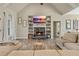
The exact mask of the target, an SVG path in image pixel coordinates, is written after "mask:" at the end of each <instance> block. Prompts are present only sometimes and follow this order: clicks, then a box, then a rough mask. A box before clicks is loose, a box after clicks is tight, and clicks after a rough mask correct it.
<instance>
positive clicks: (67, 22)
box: [66, 20, 71, 29]
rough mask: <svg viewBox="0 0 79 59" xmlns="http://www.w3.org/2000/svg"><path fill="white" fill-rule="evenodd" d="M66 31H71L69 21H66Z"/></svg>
mask: <svg viewBox="0 0 79 59" xmlns="http://www.w3.org/2000/svg"><path fill="white" fill-rule="evenodd" d="M66 29H71V20H66Z"/></svg>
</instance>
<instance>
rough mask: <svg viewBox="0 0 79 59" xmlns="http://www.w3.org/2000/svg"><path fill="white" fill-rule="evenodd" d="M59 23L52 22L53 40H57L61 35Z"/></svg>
mask: <svg viewBox="0 0 79 59" xmlns="http://www.w3.org/2000/svg"><path fill="white" fill-rule="evenodd" d="M60 24H61V23H60V21H54V22H53V35H54V38H57V37H59V36H60V33H61V26H60Z"/></svg>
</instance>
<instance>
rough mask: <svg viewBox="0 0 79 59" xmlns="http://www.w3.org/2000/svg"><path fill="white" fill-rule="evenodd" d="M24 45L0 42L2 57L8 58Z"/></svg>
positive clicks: (13, 42)
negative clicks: (8, 55) (7, 56)
mask: <svg viewBox="0 0 79 59" xmlns="http://www.w3.org/2000/svg"><path fill="white" fill-rule="evenodd" d="M21 46H22V44H21V43H20V42H18V41H12V42H0V56H4V55H5V56H6V55H7V54H8V53H10V52H11V51H13V50H16V49H19V48H20V47H21Z"/></svg>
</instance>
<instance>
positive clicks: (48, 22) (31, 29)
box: [28, 16, 51, 39]
mask: <svg viewBox="0 0 79 59" xmlns="http://www.w3.org/2000/svg"><path fill="white" fill-rule="evenodd" d="M36 25H37V27H38V25H41V26H42V25H44V27H45V34H46V36H47V39H51V17H50V16H46V22H45V23H43V24H42V23H40V24H36ZM34 27H36V26H35V24H34V23H33V16H29V17H28V36H29V35H31V36H30V37H31V38H32V36H33V34H34Z"/></svg>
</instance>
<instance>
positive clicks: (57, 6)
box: [0, 3, 79, 15]
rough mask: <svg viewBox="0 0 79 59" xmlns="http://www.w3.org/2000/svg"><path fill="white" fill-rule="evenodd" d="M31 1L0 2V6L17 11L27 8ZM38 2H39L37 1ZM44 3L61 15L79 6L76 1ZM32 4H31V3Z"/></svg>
mask: <svg viewBox="0 0 79 59" xmlns="http://www.w3.org/2000/svg"><path fill="white" fill-rule="evenodd" d="M30 4H31V3H0V7H7V8H9V9H11V10H13V11H16V12H17V13H18V12H20V11H21V10H23V9H24V8H27V7H28V5H30ZM38 4H40V3H38ZM44 4H49V5H50V6H52V8H54V10H55V11H56V12H57V13H59V14H61V15H63V14H65V13H67V12H69V11H71V10H73V9H75V8H77V7H79V4H78V3H44ZM31 5H32V4H31Z"/></svg>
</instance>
